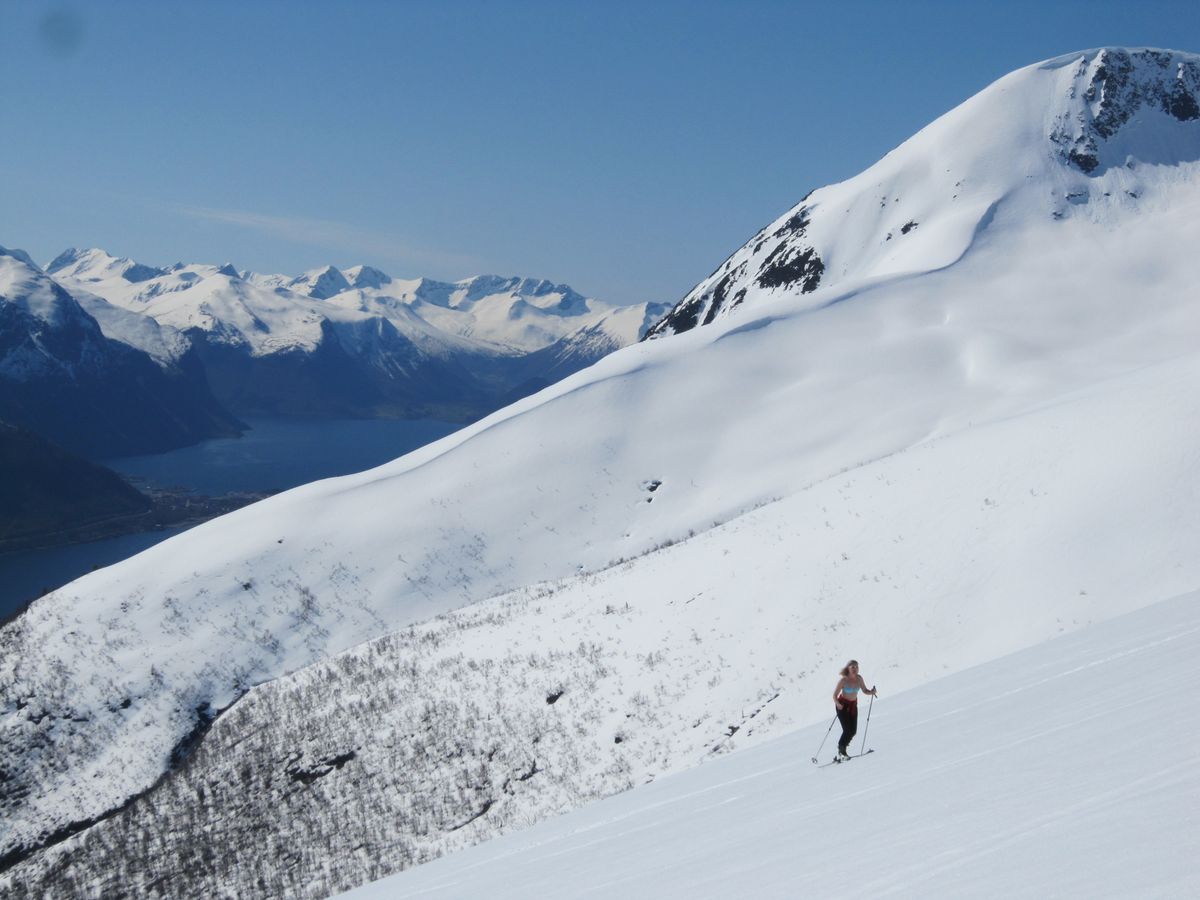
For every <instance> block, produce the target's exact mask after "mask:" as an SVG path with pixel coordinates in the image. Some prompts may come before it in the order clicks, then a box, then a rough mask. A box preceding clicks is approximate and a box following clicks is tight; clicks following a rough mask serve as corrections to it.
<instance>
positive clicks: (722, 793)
mask: <svg viewBox="0 0 1200 900" xmlns="http://www.w3.org/2000/svg"><path fill="white" fill-rule="evenodd" d="M870 662H871V661H870V660H869V659H864V660H863V664H864V668H865V675H866V677H867V679H868V681H870V680H872V678H873V676H874V675H875V674H876V673H873V672H872V671H871V668H870ZM1198 677H1200V593H1190V594H1186V595H1183V596H1180V597H1177V598H1175V599H1172V600H1168V601H1164V602H1161V603H1157V604H1155V605H1153V606H1150V607H1147V608H1145V609H1142V610H1139V611H1137V612H1134V613H1132V614H1130V615H1127V616H1123V617H1120V618H1117V619H1113V620H1110V621H1107V622H1104V623H1100V624H1097V625H1093V626H1091V627H1088V628H1086V629H1084V630H1082V631H1079V632H1075V633H1073V634H1070V635H1066V636H1064V637H1060V638H1056V639H1054V640H1052V641H1049V642H1047V643H1044V644H1041V645H1038V646H1036V647H1033V648H1030V649H1028V650H1025V651H1022V652H1019V653H1016V654H1013V655H1010V656H1007V657H1004V658H1002V659H999V660H996V661H994V662H991V663H988V664H985V665H982V666H979V667H976V668H973V669H968V670H966V671H964V672H962V673H960V674H956V675H953V676H950V677H947V678H944V679H941V680H939V681H936V682H933V683H930V684H928V685H926V686H923V687H919V688H916V689H913V690H911V691H907V692H905V693H902V694H899V695H897V696H895V697H889V696H888V695H887V693H886V684H881V685H880V693H881V697H880V699H879V701H878V702H877V703H876V704H875V706H874V709H873V711H872V715H871V720H870V727H869V730H868V732H867V734H866V743H867V745H868V746H870V747H872V748H874V749H875V751H876V752H875V753H873V754H871V755H869V756H866V757H864V758H861V759H856V760H853V761H852V762H850V763H847V764H843V765H840V766H826V767H824V768H818V767H817V766H815V765H813V764H812V762H811V757H812V755H813V753H814V752H815V751H816V749H817V746H818V744H819V743H820V742H821V738H822V736H823V735H824V734H825V731H826V727H827V726H826V725H825V724H824V723H822V724H821V725H817V726H812V727H809V728H805V729H802V730H800V731H797V732H794V733H792V734H789V735H787V736H785V737H782V738H779V739H778V740H775V741H771V742H770V743H767V744H763V745H761V746H759V747H755V748H751V749H747V750H744V751H742V752H739V753H735V754H731V755H729V756H726V757H723V758H719V759H716V760H714V761H712V762H711V763H709V764H706V765H703V766H701V767H699V768H697V769H693V770H690V771H688V772H684V773H682V774H679V775H674V776H671V777H668V778H664V779H662V780H660V781H657V782H655V783H653V784H650V785H647V786H644V787H640V788H637V789H635V790H633V791H630V792H627V793H625V794H622V795H619V796H616V797H612V798H609V799H608V800H604V801H601V802H598V803H595V804H593V805H591V806H588V807H586V808H584V809H581V810H579V811H577V812H574V813H571V814H569V815H565V816H562V817H559V818H557V819H552V820H549V821H546V822H543V823H541V824H539V825H537V826H535V827H533V828H530V829H528V830H525V831H522V832H518V833H516V834H511V835H508V836H505V837H500V838H497V839H496V840H493V841H490V842H488V843H485V844H481V845H478V846H476V847H473V848H471V849H468V850H465V851H463V852H461V853H457V854H453V855H451V856H447V857H444V858H442V859H440V860H437V861H434V862H432V863H429V864H427V865H424V866H420V867H418V868H416V869H412V870H410V871H407V872H403V873H401V874H399V875H396V876H393V877H391V878H388V879H384V880H382V881H379V882H376V883H375V884H372V885H367V886H365V887H363V888H360V889H358V890H356V891H351V892H350V893H348V894H345V895H343V896H344V897H346V898H354V900H371V898H380V900H383V898H389V900H391V898H402V897H412V898H417V897H419V898H451V897H453V898H460V897H464V898H465V897H488V898H489V900H502V898H520V900H526V898H530V897H553V898H557V900H562V898H571V897H580V898H582V897H620V898H622V900H633V898H639V897H645V898H655V900H670V898H687V900H698V898H706V897H713V898H718V897H719V898H728V897H755V898H774V897H778V898H785V897H786V898H793V897H839V898H841V897H846V898H851V897H872V898H878V897H922V898H928V897H1039V898H1040V897H1079V898H1084V897H1086V898H1099V897H1155V898H1165V897H1181V898H1182V897H1196V896H1200V753H1198V752H1197V749H1196V748H1197V744H1198V741H1200V699H1198V698H1197V695H1196V693H1195V685H1196V683H1197V681H1198V680H1200V679H1198ZM831 691H832V686H831ZM863 707H864V708H863V709H862V710H861V713H860V723H859V731H860V734H859V737H858V738H857V739H856V740H855V743H854V746H853V748H852V749H853V751H854V752H858V751H859V750H860V748H861V746H862V737H863V736H862V731H863V725H865V720H866V712H867V710H866V708H865V704H863ZM835 739H836V735H834V736H833V737H832V738H831V739H830V740H828V741H826V742H825V747H824V750H822V753H821V756H822V760H821V762H822V763H824V762H827V761H828V760H829V759H830V758H831V757H832V755H833V745H834V740H835Z"/></svg>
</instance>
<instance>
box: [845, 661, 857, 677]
mask: <svg viewBox="0 0 1200 900" xmlns="http://www.w3.org/2000/svg"><path fill="white" fill-rule="evenodd" d="M857 665H858V660H857V659H852V660H850V662H848V663H846V665H844V666H843V667H842V671H841V676H842V677H843V678H845V677H846V676H847V675H849V674H850V667H851V666H857Z"/></svg>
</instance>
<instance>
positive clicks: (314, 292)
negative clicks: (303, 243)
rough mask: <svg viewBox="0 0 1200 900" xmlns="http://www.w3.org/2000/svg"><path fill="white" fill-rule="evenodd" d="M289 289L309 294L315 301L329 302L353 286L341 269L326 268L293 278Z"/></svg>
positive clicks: (312, 270)
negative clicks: (331, 298)
mask: <svg viewBox="0 0 1200 900" xmlns="http://www.w3.org/2000/svg"><path fill="white" fill-rule="evenodd" d="M288 287H289V288H290V289H292V290H294V291H296V292H298V293H301V294H307V295H308V296H309V297H312V298H313V299H314V300H328V299H329V298H330V297H333V296H336V295H337V294H340V293H341V292H342V291H348V290H350V287H351V285H350V282H349V281H348V280H347V279H346V276H345V275H343V274H342V272H341V270H340V269H337V268H334V267H333V266H324V267H322V268H320V269H311V270H309V271H308V272H305V273H304V274H303V275H299V276H297V277H296V278H293V279H292V280H291V282H289V283H288Z"/></svg>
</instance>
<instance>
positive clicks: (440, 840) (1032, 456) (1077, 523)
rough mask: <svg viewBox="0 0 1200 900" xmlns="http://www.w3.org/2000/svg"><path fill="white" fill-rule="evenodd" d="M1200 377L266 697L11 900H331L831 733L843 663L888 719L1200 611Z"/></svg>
mask: <svg viewBox="0 0 1200 900" xmlns="http://www.w3.org/2000/svg"><path fill="white" fill-rule="evenodd" d="M1198 377H1200V360H1197V359H1196V358H1194V357H1193V358H1190V359H1188V360H1186V361H1185V362H1181V361H1175V362H1171V363H1166V364H1162V365H1158V366H1154V367H1151V368H1149V369H1144V370H1141V371H1139V372H1136V373H1133V374H1131V375H1128V376H1124V377H1120V378H1114V379H1110V380H1108V381H1106V382H1104V383H1102V384H1100V385H1097V386H1095V387H1093V388H1089V389H1087V390H1085V391H1081V392H1079V393H1078V394H1076V395H1073V396H1068V397H1063V398H1061V399H1060V401H1059V402H1058V403H1056V404H1054V405H1053V406H1051V407H1048V408H1044V409H1041V410H1037V411H1034V412H1031V413H1028V414H1025V415H1021V416H1016V417H1010V418H1006V419H1002V420H1000V421H997V422H993V423H990V424H987V425H979V426H976V427H973V428H970V429H966V430H960V431H956V432H954V433H952V434H948V435H946V436H944V437H941V438H937V439H934V440H930V441H928V442H925V443H923V444H921V445H920V446H918V447H914V448H912V449H910V450H908V451H905V452H902V453H898V454H893V455H891V456H887V457H884V458H882V459H879V460H877V461H875V462H873V463H870V464H867V465H863V466H861V467H858V468H855V469H853V470H852V471H849V472H846V473H844V474H841V475H838V476H836V477H834V478H830V479H827V480H825V481H822V482H820V483H818V484H815V485H813V486H812V487H811V488H809V489H807V490H804V491H800V492H798V493H797V494H795V495H793V496H790V497H787V498H785V499H782V500H779V501H776V502H774V503H770V504H767V505H765V506H763V507H760V508H759V509H757V510H754V511H751V512H749V513H747V514H745V515H743V516H740V517H738V518H736V519H733V520H732V521H730V522H729V523H727V524H725V525H722V526H720V527H717V528H713V529H711V530H709V531H706V532H704V533H703V534H700V535H697V536H696V537H694V538H692V539H690V540H687V541H683V542H681V543H677V544H674V545H672V546H670V547H667V548H663V549H661V550H659V551H656V552H654V553H651V554H648V555H646V556H643V557H639V558H638V559H635V560H631V561H628V562H625V563H622V564H620V565H618V566H616V567H614V568H611V569H609V570H607V571H604V572H601V573H597V574H587V575H581V576H576V577H573V578H569V579H564V580H562V581H559V582H552V583H542V584H538V585H534V586H532V587H529V588H525V589H522V590H519V591H516V592H514V593H512V594H509V595H505V596H502V597H499V598H496V599H493V600H488V601H485V602H482V603H478V604H474V605H472V606H469V607H467V608H465V609H462V610H459V611H457V612H454V613H452V614H449V615H446V616H444V617H442V618H439V619H437V620H435V621H433V622H429V623H427V624H423V625H420V626H417V627H414V628H411V629H408V630H406V631H403V632H400V633H398V634H394V635H390V636H388V637H385V638H382V639H379V640H376V641H372V642H369V643H367V644H363V645H360V646H358V647H355V648H352V649H351V650H349V651H347V652H346V653H344V654H342V655H340V656H337V657H335V658H334V659H332V660H329V661H327V662H320V663H317V664H315V665H313V666H309V667H307V668H305V669H303V670H301V671H299V672H297V673H295V674H294V675H290V676H286V677H284V678H281V679H277V680H275V681H272V682H270V683H268V684H265V685H261V686H260V687H258V688H255V689H254V690H252V691H251V692H250V693H249V694H248V695H247V696H246V697H244V698H243V699H242V700H241V701H240V702H239V703H238V704H237V705H236V706H234V707H233V709H232V710H230V711H229V712H228V713H227V714H226V715H224V716H222V717H221V718H220V719H218V720H217V721H216V722H215V723H214V725H213V727H212V729H211V730H210V731H209V732H208V734H207V736H206V737H205V739H204V742H203V744H202V745H201V747H200V748H199V750H198V751H197V752H196V753H195V754H194V755H193V756H191V757H190V758H189V759H188V761H187V763H186V765H185V766H183V767H182V769H181V770H180V771H179V772H178V773H177V774H175V775H173V776H171V777H170V778H168V779H167V780H166V781H165V782H164V783H163V784H162V785H160V786H159V787H158V788H157V789H155V790H154V791H152V792H151V793H150V794H149V795H148V796H147V797H145V798H143V799H141V800H139V801H137V802H135V803H134V804H132V805H131V806H130V807H129V808H128V809H127V810H125V811H124V812H122V813H121V814H119V815H117V816H114V817H113V818H111V819H109V820H107V821H105V822H104V823H102V824H101V825H99V826H97V827H95V828H93V829H90V830H88V831H87V832H85V833H84V834H83V835H80V836H79V837H77V838H74V839H71V840H69V841H66V842H64V843H62V844H59V845H58V846H57V847H55V848H52V849H50V850H48V851H46V852H44V853H43V854H40V855H39V856H38V857H35V858H34V859H33V860H30V861H29V862H27V863H25V864H23V865H21V866H18V867H17V868H15V869H14V870H12V874H11V878H12V881H11V882H10V884H11V885H12V886H13V887H15V888H17V889H19V890H20V891H22V892H24V893H28V894H31V895H37V896H53V895H54V893H55V891H56V890H57V891H61V892H63V894H64V895H68V896H69V895H71V894H72V893H76V894H79V893H82V894H88V895H101V896H102V895H108V894H111V893H119V892H121V891H129V892H131V893H134V894H140V893H144V892H147V891H149V890H151V888H150V886H151V885H153V886H155V888H154V890H158V891H160V892H163V893H166V894H169V895H172V896H213V895H237V896H239V897H246V896H311V897H321V896H324V895H325V894H326V893H328V892H330V891H333V890H336V889H342V888H346V887H349V886H352V885H354V884H357V883H361V882H362V881H364V880H367V879H369V878H377V877H380V876H382V875H384V874H386V873H388V872H392V871H397V870H399V869H403V868H406V867H409V866H412V865H415V864H419V863H422V862H425V861H427V860H430V859H433V858H435V857H437V856H439V855H442V854H444V853H446V852H449V851H453V850H456V849H459V848H462V847H464V846H468V845H470V844H473V843H476V842H479V841H482V840H486V839H488V838H489V837H492V836H495V835H497V834H502V833H505V832H508V831H511V830H514V829H516V828H519V827H522V826H527V825H530V824H533V823H535V822H538V821H540V820H541V819H544V818H546V817H548V816H552V815H554V814H557V813H561V812H564V811H567V810H570V809H573V808H575V807H578V806H580V805H582V804H584V803H586V802H587V801H589V800H593V799H597V798H600V797H604V796H607V795H610V794H613V793H616V792H619V791H622V790H625V789H628V788H630V787H634V786H637V785H641V784H644V783H646V782H648V781H651V780H654V779H656V778H658V777H660V776H662V775H664V774H668V773H671V772H677V771H680V770H682V769H686V768H689V767H692V766H695V765H697V764H699V763H701V762H703V761H705V760H711V759H713V758H714V757H716V756H718V755H722V754H725V753H728V752H730V751H732V750H741V749H745V748H748V747H754V746H756V745H758V744H761V743H762V742H763V741H764V740H767V739H770V738H772V737H774V736H777V735H779V734H781V733H785V732H787V731H790V730H791V729H794V728H796V727H798V726H802V725H806V724H808V723H810V722H812V721H814V720H818V719H821V718H822V717H824V716H827V715H828V710H829V694H830V691H831V690H832V683H833V680H834V679H835V677H836V674H835V673H836V672H837V670H838V668H839V667H840V666H841V665H842V663H844V662H845V659H846V658H847V656H849V655H851V654H853V655H855V656H857V657H859V658H861V659H863V660H864V662H865V663H866V662H869V663H870V669H869V675H870V677H872V678H873V679H877V680H878V682H879V683H880V685H881V686H883V687H884V688H885V695H886V696H888V697H890V696H893V695H894V694H895V693H896V692H898V691H901V690H904V689H906V688H910V687H912V686H914V685H920V684H922V683H925V682H928V681H929V680H930V679H934V678H937V677H939V676H940V675H942V674H944V673H945V672H948V671H957V670H959V669H962V668H964V667H967V666H970V665H972V664H973V663H975V662H977V661H978V660H981V659H989V658H993V657H995V656H997V655H1000V654H1004V653H1007V652H1010V651H1011V650H1012V649H1014V648H1017V647H1021V646H1024V645H1026V644H1028V643H1029V642H1031V641H1034V640H1037V639H1039V638H1042V637H1046V636H1049V635H1056V634H1059V633H1060V632H1062V631H1065V630H1070V629H1074V628H1076V627H1078V626H1080V625H1084V624H1086V623H1088V622H1090V621H1095V620H1100V619H1104V618H1106V617H1108V616H1111V615H1114V614H1116V613H1119V612H1121V611H1123V610H1126V609H1129V608H1133V607H1137V606H1140V605H1143V604H1146V603H1152V602H1154V600H1156V599H1158V598H1161V597H1164V596H1170V595H1172V594H1174V593H1177V592H1179V591H1180V590H1184V589H1186V588H1190V587H1194V586H1195V585H1197V584H1198V583H1200V563H1197V562H1196V561H1195V559H1194V556H1195V554H1194V553H1193V552H1192V548H1193V547H1194V546H1195V545H1196V543H1197V541H1198V540H1200V523H1198V521H1197V519H1196V517H1195V516H1194V515H1193V514H1192V510H1193V509H1194V508H1195V505H1196V503H1197V502H1198V501H1200V484H1198V483H1197V479H1196V477H1195V471H1194V469H1195V463H1196V458H1197V454H1196V447H1195V444H1194V443H1193V444H1192V448H1191V450H1190V451H1188V450H1187V449H1186V448H1187V444H1186V443H1181V442H1180V440H1179V438H1178V430H1179V429H1178V423H1179V422H1181V421H1191V420H1194V419H1195V417H1196V416H1197V414H1198V413H1200V397H1198V395H1197V392H1196V391H1195V390H1194V387H1193V386H1194V384H1195V383H1196V379H1197V378H1198ZM1114 420H1115V421H1120V422H1122V423H1123V426H1124V427H1125V428H1127V429H1129V431H1130V432H1132V433H1136V434H1137V435H1138V439H1137V440H1136V441H1113V440H1111V438H1110V432H1111V427H1112V422H1113V421H1114ZM1181 450H1183V451H1184V452H1181ZM652 486H653V485H652V484H648V485H646V486H645V490H644V492H643V497H644V498H645V499H643V500H641V501H640V505H641V506H642V507H645V508H647V509H648V508H650V507H653V506H654V505H655V504H659V503H666V504H670V503H671V502H672V500H673V495H675V494H676V491H677V489H678V485H676V484H675V483H674V482H673V481H672V480H670V479H668V480H666V481H664V482H663V483H662V484H660V485H658V487H657V488H655V489H654V490H651V489H650V488H651V487H652ZM647 501H652V502H647ZM634 502H635V503H636V502H637V501H634ZM1097 506H1099V507H1101V508H1102V510H1103V514H1102V515H1097V514H1096V507H1097ZM254 593H256V589H255V588H252V590H251V595H253V594H254ZM815 746H816V741H814V742H813V747H812V748H810V750H809V751H808V752H809V753H811V752H812V749H815ZM827 746H828V747H829V749H830V753H831V752H832V744H831V743H830V744H828V745H827ZM200 836H202V837H200ZM129 848H139V849H137V850H130V849H129ZM277 848H286V849H285V850H283V851H282V853H281V852H280V851H279V850H278V849H277ZM472 895H473V892H472Z"/></svg>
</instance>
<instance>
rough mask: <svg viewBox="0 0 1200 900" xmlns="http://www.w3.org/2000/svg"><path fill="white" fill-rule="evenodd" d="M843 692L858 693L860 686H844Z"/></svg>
mask: <svg viewBox="0 0 1200 900" xmlns="http://www.w3.org/2000/svg"><path fill="white" fill-rule="evenodd" d="M842 693H843V694H857V693H858V688H856V687H844V688H842Z"/></svg>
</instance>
